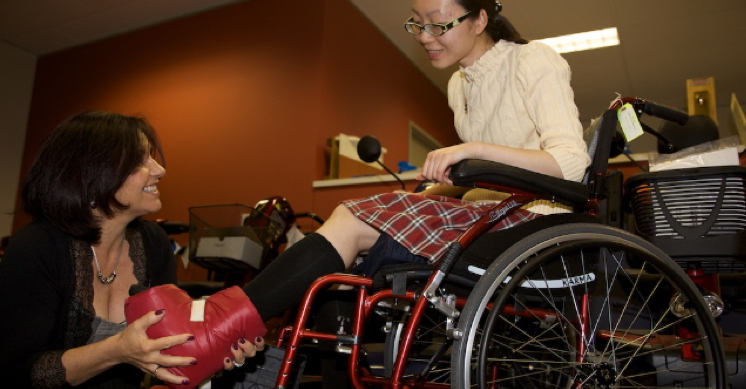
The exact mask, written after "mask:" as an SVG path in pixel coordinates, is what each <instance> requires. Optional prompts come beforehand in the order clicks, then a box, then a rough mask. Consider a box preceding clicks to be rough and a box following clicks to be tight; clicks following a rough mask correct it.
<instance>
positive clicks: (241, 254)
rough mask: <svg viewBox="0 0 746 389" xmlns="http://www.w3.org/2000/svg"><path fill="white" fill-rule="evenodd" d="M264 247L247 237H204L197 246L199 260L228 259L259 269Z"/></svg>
mask: <svg viewBox="0 0 746 389" xmlns="http://www.w3.org/2000/svg"><path fill="white" fill-rule="evenodd" d="M262 251H263V250H262V246H261V245H260V244H259V243H257V242H254V241H253V240H251V239H249V238H247V237H245V236H226V237H224V238H219V237H202V238H200V239H199V244H198V245H197V253H196V254H195V256H196V257H198V258H227V259H235V260H237V261H241V262H244V263H246V264H248V265H249V266H251V267H253V268H255V269H259V268H260V266H261V261H262Z"/></svg>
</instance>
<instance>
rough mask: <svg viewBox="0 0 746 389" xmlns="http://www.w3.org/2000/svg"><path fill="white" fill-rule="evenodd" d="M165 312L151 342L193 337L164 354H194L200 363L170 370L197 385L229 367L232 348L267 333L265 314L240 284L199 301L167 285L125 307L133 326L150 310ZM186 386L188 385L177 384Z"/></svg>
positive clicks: (132, 299) (151, 331)
mask: <svg viewBox="0 0 746 389" xmlns="http://www.w3.org/2000/svg"><path fill="white" fill-rule="evenodd" d="M159 309H165V310H166V313H165V316H164V317H163V319H162V320H161V321H160V322H158V323H156V324H154V325H152V326H150V328H148V330H147V331H146V333H147V334H148V337H149V338H151V339H156V338H161V337H164V336H171V335H180V334H191V335H193V336H194V337H195V339H194V340H193V341H190V342H187V343H184V344H181V345H178V346H174V347H171V348H169V349H167V350H162V351H161V353H163V354H168V355H178V356H189V357H194V358H196V359H197V364H196V365H193V366H192V365H190V366H175V367H169V368H168V370H169V371H170V372H171V373H173V374H176V375H179V376H184V377H187V378H189V382H190V383H191V384H192V385H197V384H199V383H201V382H202V381H204V380H205V379H207V378H209V377H210V376H211V375H212V374H214V373H216V372H217V371H219V370H220V369H222V368H223V360H224V359H225V358H233V355H232V354H231V352H230V347H231V346H232V345H233V344H235V343H236V342H237V341H238V340H239V339H241V338H244V339H248V340H249V341H253V340H254V339H256V338H257V337H258V336H263V335H264V334H265V333H266V331H267V330H266V328H265V327H264V323H263V322H262V320H261V318H260V316H259V313H258V312H257V311H256V308H254V305H253V304H252V303H251V301H250V300H249V298H248V297H247V296H246V294H245V293H244V292H243V291H242V290H241V289H240V288H239V287H237V286H234V287H231V288H228V289H224V290H221V291H220V292H218V293H215V294H214V295H212V296H210V297H208V298H207V299H206V300H204V306H201V303H196V302H194V301H193V300H192V298H191V297H189V295H188V294H187V293H186V292H185V291H183V290H181V289H179V288H178V287H176V286H175V285H161V286H156V287H153V288H150V289H147V290H146V291H144V292H141V293H138V294H136V295H134V296H130V297H129V298H128V299H127V300H126V302H125V305H124V311H125V316H126V317H127V322H128V323H131V322H133V321H135V320H137V319H138V318H140V317H142V316H143V315H145V314H146V313H148V312H150V311H156V310H159ZM169 386H171V387H183V385H173V386H172V385H171V384H169Z"/></svg>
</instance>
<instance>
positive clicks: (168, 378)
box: [150, 365, 190, 385]
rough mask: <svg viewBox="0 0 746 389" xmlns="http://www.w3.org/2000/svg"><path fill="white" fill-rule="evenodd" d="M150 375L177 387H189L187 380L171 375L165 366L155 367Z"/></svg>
mask: <svg viewBox="0 0 746 389" xmlns="http://www.w3.org/2000/svg"><path fill="white" fill-rule="evenodd" d="M150 374H151V375H152V376H153V377H155V378H158V379H159V380H161V381H164V382H169V383H172V384H177V385H189V384H190V382H189V378H187V377H184V376H178V375H176V374H173V373H171V371H170V370H168V368H167V367H166V366H165V365H155V367H154V368H153V370H152V371H150Z"/></svg>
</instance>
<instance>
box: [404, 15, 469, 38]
mask: <svg viewBox="0 0 746 389" xmlns="http://www.w3.org/2000/svg"><path fill="white" fill-rule="evenodd" d="M470 13H471V11H469V12H467V13H465V14H463V15H462V16H459V17H458V18H456V19H454V20H453V21H451V22H450V23H448V24H439V23H428V24H425V25H424V26H423V25H421V24H417V23H415V22H413V21H412V20H414V18H409V19H407V22H406V23H404V29H405V30H407V32H408V33H410V34H419V33H421V32H422V31H423V30H425V32H426V33H428V34H430V35H432V36H441V35H443V34H445V33H446V31H448V30H449V29H451V28H453V27H456V26H458V25H459V24H461V22H463V21H464V19H466V17H467V16H469V14H470Z"/></svg>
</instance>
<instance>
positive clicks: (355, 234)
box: [244, 0, 590, 320]
mask: <svg viewBox="0 0 746 389" xmlns="http://www.w3.org/2000/svg"><path fill="white" fill-rule="evenodd" d="M501 11H502V5H501V4H500V3H499V2H495V1H494V0H413V3H412V16H411V17H410V18H409V19H407V21H406V23H405V25H404V27H405V29H406V31H407V32H409V33H411V34H412V36H413V38H414V39H415V40H416V41H417V42H418V43H420V44H421V45H422V48H423V49H424V50H425V52H426V54H427V56H428V58H429V59H430V61H431V63H432V65H433V66H434V67H436V68H441V69H445V68H447V67H449V66H451V65H454V64H458V65H459V70H458V71H456V72H455V73H454V74H453V76H452V77H451V80H450V82H449V85H448V101H449V105H450V107H451V109H452V110H453V112H454V124H455V128H456V131H457V132H458V134H459V136H460V138H461V140H462V141H463V143H462V144H459V145H455V146H451V147H446V148H443V149H439V150H435V151H432V152H431V153H430V154H429V155H428V157H427V160H426V162H425V164H424V166H423V168H422V171H421V173H420V175H419V179H421V180H434V181H437V182H438V183H439V185H436V186H434V187H432V188H428V189H427V190H426V191H425V192H421V193H417V194H413V193H384V194H380V195H377V196H373V197H369V198H364V199H357V200H349V201H344V202H342V203H341V204H340V205H339V206H338V207H337V208H336V209H335V210H334V212H333V213H332V215H331V217H330V218H329V219H328V220H327V221H326V222H325V223H324V225H323V226H322V227H320V228H319V229H318V230H317V231H316V232H315V233H312V234H309V235H308V236H306V237H305V238H304V239H303V240H301V241H300V242H298V243H296V244H294V245H293V246H291V247H290V248H288V249H287V250H285V251H284V252H283V253H282V254H281V255H280V256H278V257H277V258H276V259H275V260H274V261H273V262H272V263H271V264H270V265H269V266H267V267H266V268H265V269H263V270H262V272H260V273H259V274H258V275H257V276H256V277H255V278H254V279H253V280H252V281H251V282H249V283H248V284H247V285H246V286H245V287H244V291H245V293H246V294H247V295H248V296H249V298H250V299H251V302H252V303H253V304H254V306H255V307H256V309H257V311H258V313H259V315H261V317H262V319H264V320H267V319H270V318H272V317H276V316H279V315H281V314H282V313H283V312H285V311H286V310H287V309H290V308H292V307H294V306H296V305H297V304H298V303H299V302H300V301H301V299H302V297H303V295H304V293H305V292H306V290H307V289H308V287H309V286H310V285H311V284H312V283H313V281H314V280H316V279H317V278H319V277H321V276H324V275H327V274H331V273H338V272H342V271H345V270H346V269H349V268H351V267H353V265H354V264H355V262H356V260H357V259H358V258H359V257H362V260H361V261H360V263H359V264H358V268H357V270H358V271H359V272H360V273H362V274H364V275H367V276H372V275H373V274H374V273H375V272H376V271H377V269H379V268H380V267H381V266H383V265H385V264H387V263H390V262H405V263H406V262H414V263H428V262H434V261H436V260H437V259H438V258H439V257H440V255H441V254H442V253H443V252H444V250H445V248H446V246H447V244H448V243H449V242H451V241H453V240H455V239H456V238H457V237H458V236H459V235H460V234H461V233H462V232H464V231H465V230H466V229H467V228H468V227H469V226H470V225H472V224H473V223H474V222H475V220H477V219H478V218H479V217H480V216H481V215H482V214H484V213H485V212H487V211H488V210H489V209H491V208H492V207H493V206H494V204H495V202H496V201H501V200H504V199H505V198H507V197H508V195H507V194H503V193H497V192H493V191H489V190H482V189H473V190H468V191H467V190H466V189H463V188H456V187H453V186H451V184H452V182H451V181H450V180H449V178H448V175H449V170H450V166H451V165H453V164H455V163H457V162H459V161H461V160H465V159H482V160H489V161H495V162H500V163H503V164H506V165H511V166H515V167H519V168H523V169H527V170H530V171H533V172H537V173H542V174H545V175H550V176H553V177H558V178H562V179H565V180H570V181H580V180H581V179H582V177H583V175H584V173H585V170H586V168H587V166H588V165H589V162H590V158H589V156H588V153H587V151H586V149H587V148H586V144H585V141H584V140H583V130H582V127H581V124H580V121H579V118H578V110H577V108H576V106H575V104H574V100H573V91H572V89H571V87H570V69H569V67H568V65H567V63H566V61H565V60H564V59H563V58H562V57H561V56H560V55H559V54H557V53H556V52H555V51H554V50H552V49H551V48H549V47H548V46H546V45H543V44H541V43H538V42H528V41H526V40H525V39H523V38H521V36H520V34H519V33H518V32H517V31H516V29H515V28H514V27H513V26H512V25H511V23H510V22H509V21H508V20H507V19H506V18H505V17H504V16H502V14H501ZM452 194H458V195H459V196H460V197H462V198H461V199H456V198H454V197H449V196H450V195H452ZM461 195H463V196H461ZM567 211H568V209H567V208H564V207H563V206H561V205H558V204H552V203H550V202H549V201H537V202H535V203H531V204H528V205H527V206H526V207H524V209H520V210H518V211H516V212H514V214H512V215H511V216H509V217H507V218H506V219H505V220H503V221H501V222H499V223H498V224H497V225H496V226H495V227H493V229H504V228H507V227H510V226H513V225H516V224H520V223H523V222H525V221H527V220H531V219H534V218H536V217H537V216H538V215H541V214H551V213H559V212H567Z"/></svg>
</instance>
